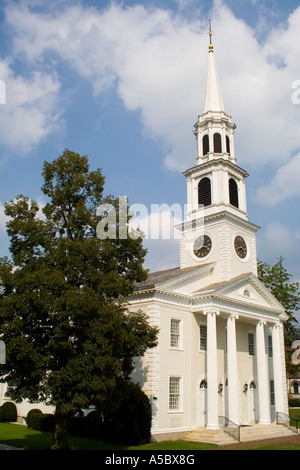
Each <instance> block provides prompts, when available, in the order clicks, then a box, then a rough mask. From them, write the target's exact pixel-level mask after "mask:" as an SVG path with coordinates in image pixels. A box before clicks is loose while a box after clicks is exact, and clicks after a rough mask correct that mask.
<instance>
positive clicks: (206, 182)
mask: <svg viewBox="0 0 300 470" xmlns="http://www.w3.org/2000/svg"><path fill="white" fill-rule="evenodd" d="M198 204H203V205H204V206H209V205H210V204H211V183H210V179H209V178H207V177H206V178H202V180H200V182H199V185H198Z"/></svg>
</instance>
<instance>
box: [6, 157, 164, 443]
mask: <svg viewBox="0 0 300 470" xmlns="http://www.w3.org/2000/svg"><path fill="white" fill-rule="evenodd" d="M43 177H44V185H43V187H42V191H43V192H44V194H45V195H46V196H47V197H48V198H49V202H48V203H47V204H46V206H45V207H44V209H43V216H42V217H41V216H40V213H39V209H40V208H39V206H38V204H37V203H36V202H34V201H31V200H30V199H28V198H26V197H24V196H18V197H17V198H16V199H14V200H13V201H11V202H9V203H6V209H5V212H6V214H7V215H8V216H9V217H10V220H9V222H8V224H7V232H8V235H9V237H10V251H11V255H12V256H11V260H10V259H8V258H3V259H1V262H0V325H1V327H0V337H2V339H3V340H4V342H5V344H6V354H7V360H6V363H7V364H6V365H2V366H1V369H0V376H1V381H2V382H4V381H5V382H6V381H7V382H8V383H9V385H10V386H11V388H10V395H11V397H12V399H14V400H15V401H20V400H22V399H28V400H30V401H31V402H46V403H48V404H50V405H53V406H54V407H55V429H54V443H55V444H56V445H57V446H59V447H65V446H67V433H66V423H67V418H68V416H69V415H70V414H73V413H74V412H76V411H78V410H80V409H82V408H84V407H87V406H89V405H90V404H92V403H93V404H95V405H97V406H101V405H102V404H103V403H104V402H105V401H106V400H107V398H108V397H109V396H110V394H111V390H112V389H113V388H114V387H116V386H117V384H118V383H121V382H122V381H128V380H130V374H131V372H132V370H133V365H134V357H136V356H141V355H143V354H144V353H145V351H146V349H147V348H151V347H153V346H154V345H155V344H156V337H157V330H156V329H155V328H152V327H150V326H149V325H148V323H147V319H146V317H145V315H144V314H143V313H142V312H140V311H139V312H137V313H130V312H128V310H127V308H126V305H125V304H124V303H122V300H121V299H122V297H124V296H128V295H129V294H130V293H131V292H132V291H133V288H134V283H135V282H140V281H142V280H144V279H145V278H146V276H147V273H146V271H145V270H144V269H143V261H144V257H145V253H146V252H145V250H144V249H143V247H142V240H141V238H136V239H134V238H132V237H127V238H123V239H120V238H119V237H116V238H115V239H112V240H111V239H103V240H102V239H99V238H98V237H97V236H96V227H97V223H98V221H99V217H98V216H97V213H96V212H97V208H98V207H99V205H101V204H103V203H104V202H105V203H110V204H111V205H113V207H115V208H116V211H117V212H118V200H117V199H115V198H113V197H112V196H108V197H106V198H105V197H104V196H103V192H104V177H103V176H102V173H101V170H97V171H90V169H89V163H88V158H87V157H86V156H80V155H79V154H77V153H74V152H71V151H69V150H65V151H64V153H63V155H61V156H60V157H59V158H57V159H56V160H54V161H53V162H52V163H48V162H45V163H44V169H43ZM116 225H118V222H117V223H116ZM116 299H118V302H116V301H115V300H116Z"/></svg>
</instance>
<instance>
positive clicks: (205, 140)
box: [202, 134, 209, 155]
mask: <svg viewBox="0 0 300 470" xmlns="http://www.w3.org/2000/svg"><path fill="white" fill-rule="evenodd" d="M202 147H203V155H207V154H208V152H209V137H208V135H207V134H206V135H205V136H204V137H203V139H202Z"/></svg>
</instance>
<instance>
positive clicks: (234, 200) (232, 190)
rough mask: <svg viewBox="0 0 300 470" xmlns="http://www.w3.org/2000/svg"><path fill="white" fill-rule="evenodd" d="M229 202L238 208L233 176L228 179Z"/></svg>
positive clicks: (237, 196)
mask: <svg viewBox="0 0 300 470" xmlns="http://www.w3.org/2000/svg"><path fill="white" fill-rule="evenodd" d="M229 202H230V204H231V205H232V206H234V207H237V208H239V195H238V185H237V183H236V181H235V180H234V179H233V178H230V180H229Z"/></svg>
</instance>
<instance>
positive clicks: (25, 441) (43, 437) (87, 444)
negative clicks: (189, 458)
mask: <svg viewBox="0 0 300 470" xmlns="http://www.w3.org/2000/svg"><path fill="white" fill-rule="evenodd" d="M52 442H53V441H52V434H51V433H49V432H42V431H35V430H33V429H30V428H27V426H20V425H18V424H10V423H0V443H1V444H6V445H9V446H13V447H17V448H20V449H24V450H47V449H49V448H50V447H51V445H52ZM70 443H71V445H72V446H73V448H74V449H76V450H108V451H110V450H116V451H118V450H203V449H214V448H216V446H212V445H208V444H201V443H199V444H198V443H193V442H183V441H165V442H160V443H152V444H146V445H143V446H130V447H128V446H119V445H112V444H106V443H104V442H100V441H94V440H92V439H85V438H81V437H73V436H70Z"/></svg>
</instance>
